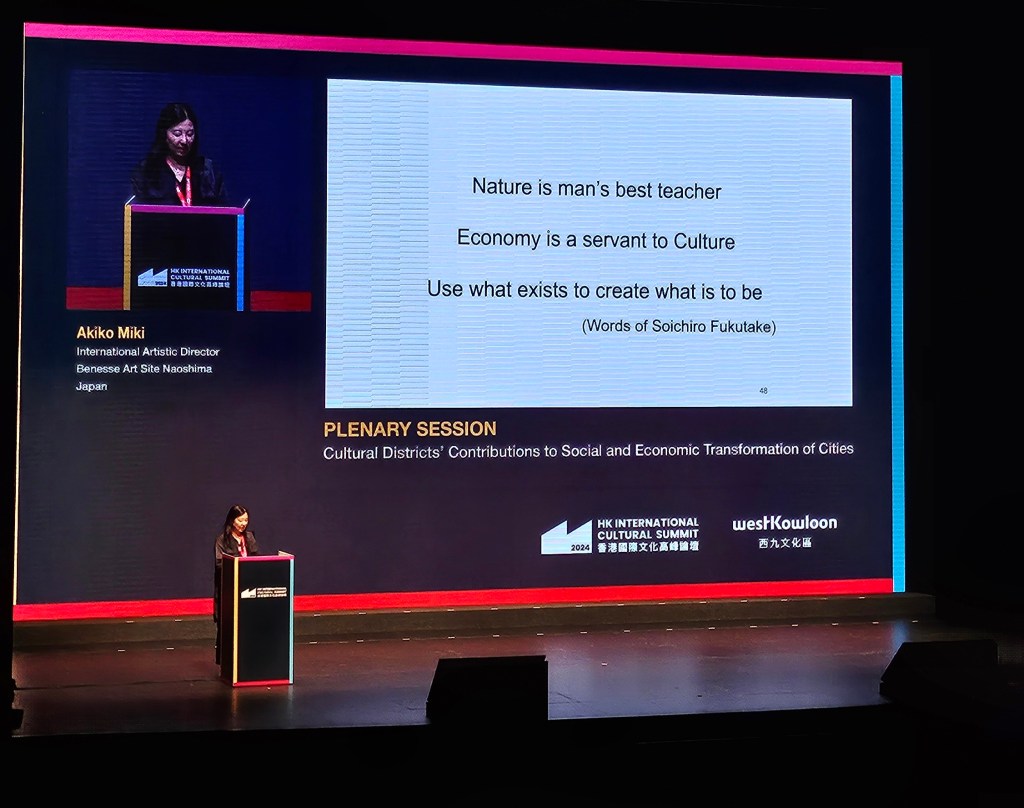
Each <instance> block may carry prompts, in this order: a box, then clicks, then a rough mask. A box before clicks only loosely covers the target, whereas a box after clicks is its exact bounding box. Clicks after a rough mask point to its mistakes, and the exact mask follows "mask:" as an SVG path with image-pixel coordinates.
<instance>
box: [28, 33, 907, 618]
mask: <svg viewBox="0 0 1024 808" xmlns="http://www.w3.org/2000/svg"><path fill="white" fill-rule="evenodd" d="M25 46H26V47H25V53H26V59H25V143H24V165H25V171H24V192H23V254H22V279H23V290H24V292H23V300H22V318H23V319H22V341H21V345H20V359H21V379H20V401H19V404H20V410H19V412H20V415H19V455H18V473H19V475H18V502H17V504H18V511H17V536H16V551H17V564H16V576H17V577H16V581H15V584H16V604H15V617H16V619H33V618H48V617H61V616H72V617H73V616H105V615H147V614H189V613H195V614H203V613H206V612H208V611H210V609H212V605H211V604H212V582H211V575H212V571H213V542H214V538H215V535H216V534H217V532H218V531H219V530H220V529H221V527H222V523H223V519H224V514H225V513H226V512H227V510H228V508H229V507H230V506H231V505H232V504H234V503H240V504H243V505H244V506H246V507H247V508H248V509H249V511H250V527H251V528H252V529H253V530H254V531H255V532H256V534H257V536H258V537H259V541H260V546H261V548H265V550H266V551H268V552H272V553H276V552H279V551H281V552H286V553H288V554H289V555H292V556H294V558H295V572H294V585H295V608H296V610H298V611H302V610H304V609H323V608H331V607H336V608H385V607H402V608H404V607H413V606H431V607H438V606H447V607H450V606H458V605H503V604H529V603H535V604H536V603H555V602H577V603H581V602H602V601H612V600H614V601H623V600H647V599H664V598H709V597H756V596H761V595H776V596H795V595H820V594H832V593H837V594H838V593H857V594H868V593H892V592H900V591H903V589H904V561H903V543H904V536H903V519H904V514H903V509H904V503H903V457H902V435H903V421H902V418H903V412H902V331H901V329H902V322H901V311H902V263H901V262H902V242H901V232H902V231H901V226H902V225H901V205H902V175H901V165H902V140H901V121H900V103H901V92H902V86H901V78H900V65H899V64H895V63H874V62H829V61H822V60H781V59H753V58H750V59H745V58H741V57H709V56H699V57H698V56H687V55H685V54H657V53H652V54H643V53H635V52H634V53H630V54H621V53H613V52H606V51H587V50H568V49H558V48H515V47H500V48H498V47H491V46H485V45H456V44H445V45H441V44H437V43H412V42H400V41H391V40H345V39H330V38H322V37H321V38H316V39H306V38H301V37H279V36H273V37H270V36H265V35H255V34H252V35H249V34H225V33H203V32H179V31H159V30H144V31H143V30H130V29H105V28H81V29H79V28H75V27H74V26H49V25H28V26H26V39H25ZM167 48H174V49H175V53H178V54H179V55H182V56H184V55H187V57H188V58H182V59H178V60H175V62H174V64H175V65H180V67H177V68H175V67H173V66H172V67H169V66H168V61H167V60H166V58H164V57H165V51H166V49H167ZM513 66H514V70H511V69H510V67H513ZM511 77H514V79H513V78H511ZM174 103H178V104H184V105H186V107H187V108H188V109H189V110H190V113H191V114H192V116H193V117H194V118H196V120H195V121H194V122H193V121H190V123H191V124H194V126H195V129H196V132H198V138H199V140H200V141H201V143H202V153H203V155H204V156H205V157H207V158H208V160H209V161H211V162H207V163H206V164H205V167H202V168H200V167H199V166H200V164H198V163H197V164H196V166H197V168H196V172H197V173H196V175H195V176H196V184H195V186H194V188H193V187H190V186H188V185H187V183H186V179H190V178H191V176H192V175H191V174H190V175H189V177H188V178H185V179H182V178H181V177H177V181H178V182H179V185H178V186H177V187H178V189H179V190H181V189H183V188H185V189H187V190H188V191H189V192H190V193H191V192H192V190H194V191H195V193H196V195H197V199H199V200H200V203H199V204H195V205H189V204H187V202H188V201H189V200H188V198H187V197H185V195H184V193H182V194H179V195H178V196H174V195H173V194H167V195H166V198H161V197H159V196H158V195H156V194H155V192H153V193H151V194H150V196H148V197H146V196H140V195H139V191H140V188H143V186H141V185H140V184H139V183H138V182H133V178H134V177H136V176H137V173H133V172H137V171H138V166H139V165H140V160H141V159H142V158H143V156H144V155H145V154H146V153H147V152H148V151H149V150H150V149H151V148H153V147H154V146H153V144H154V142H155V143H156V144H157V146H158V147H160V146H162V144H163V142H164V139H165V138H170V137H171V136H172V134H173V133H172V132H170V129H168V131H167V132H166V133H165V132H164V128H163V123H161V121H163V119H162V118H160V115H161V114H162V112H161V111H162V110H164V109H166V108H167V107H168V106H173V104H174ZM268 110H273V115H272V116H271V117H270V118H268ZM100 119H102V120H103V122H104V127H105V131H111V132H114V133H116V137H111V138H109V139H108V142H107V143H106V144H105V146H104V150H105V151H104V154H103V159H102V160H95V159H91V158H93V157H94V156H95V141H94V139H92V138H90V137H89V136H88V135H89V133H90V132H92V131H94V130H95V127H96V125H97V122H98V121H99V120H100ZM154 125H155V133H154ZM175 125H177V123H176V124H175ZM175 136H177V135H175ZM170 142H171V141H170V140H167V143H170ZM168 165H169V167H170V164H168ZM213 166H215V168H214V167H213ZM160 169H161V171H163V165H162V164H161V165H160ZM200 171H201V172H202V173H201V174H200ZM213 178H215V179H216V180H217V182H216V183H213ZM157 180H158V181H159V177H157ZM165 181H166V182H167V183H169V185H168V186H167V187H172V188H173V187H174V184H173V181H172V180H171V179H170V178H169V175H167V178H166V179H165ZM201 183H205V185H204V184H201ZM157 184H158V182H155V183H154V184H151V186H150V187H147V188H143V190H144V191H146V192H147V193H148V192H152V191H153V188H155V187H156V185H157ZM214 186H215V189H216V191H217V194H218V195H217V196H216V197H214V196H203V194H206V193H207V192H210V193H212V191H211V189H212V188H214ZM225 189H226V190H225ZM58 534H59V535H58Z"/></svg>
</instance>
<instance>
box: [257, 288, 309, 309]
mask: <svg viewBox="0 0 1024 808" xmlns="http://www.w3.org/2000/svg"><path fill="white" fill-rule="evenodd" d="M312 310H313V295H312V294H310V293H309V292H257V291H253V292H250V293H249V311H312Z"/></svg>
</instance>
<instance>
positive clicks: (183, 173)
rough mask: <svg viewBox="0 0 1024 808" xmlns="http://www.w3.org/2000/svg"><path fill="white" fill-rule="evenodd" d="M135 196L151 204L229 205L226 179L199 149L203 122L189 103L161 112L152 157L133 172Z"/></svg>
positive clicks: (176, 104)
mask: <svg viewBox="0 0 1024 808" xmlns="http://www.w3.org/2000/svg"><path fill="white" fill-rule="evenodd" d="M132 193H133V194H134V195H135V201H136V202H140V203H143V204H149V205H182V206H185V207H191V206H192V205H212V206H218V205H225V204H227V202H226V199H227V193H226V191H225V189H224V177H223V175H222V174H221V172H220V169H218V168H217V166H215V165H214V163H213V161H212V160H211V159H210V158H209V157H205V156H204V155H203V153H202V152H201V151H200V149H199V122H198V120H197V119H196V114H195V111H194V110H193V109H192V108H191V107H190V106H189V105H188V104H182V103H171V104H168V105H167V106H165V107H164V108H163V109H162V110H160V115H159V117H158V118H157V121H156V131H155V132H154V134H153V145H152V146H150V149H149V154H147V155H146V156H145V157H144V158H143V159H142V160H141V161H140V162H139V164H138V165H137V166H136V167H135V170H134V171H133V172H132Z"/></svg>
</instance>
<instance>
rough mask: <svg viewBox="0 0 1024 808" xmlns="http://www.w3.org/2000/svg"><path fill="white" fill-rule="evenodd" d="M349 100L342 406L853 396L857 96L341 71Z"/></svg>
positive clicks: (736, 402)
mask: <svg viewBox="0 0 1024 808" xmlns="http://www.w3.org/2000/svg"><path fill="white" fill-rule="evenodd" d="M327 114H328V118H327V127H328V139H327V149H328V151H327V166H328V175H327V294H326V307H327V382H326V391H327V395H326V406H327V407H339V408H345V407H438V406H444V407H480V406H485V407H728V406H756V407H760V406H850V405H851V404H852V403H853V390H852V378H851V370H852V350H853V346H852V321H851V310H850V307H851V300H852V267H851V230H852V222H851V211H852V203H851V193H852V187H851V173H852V167H851V143H850V140H851V103H850V100H849V99H827V98H826V99H794V98H773V97H765V96H742V95H711V94H705V95H693V94H688V93H677V94H669V95H667V94H665V93H650V92H623V91H618V90H616V91H612V90H576V89H561V88H549V87H540V88H538V87H531V88H523V87H480V86H467V85H437V84H423V83H408V82H360V81H329V82H328V85H327ZM409 245H416V249H409ZM385 307H387V308H388V309H390V310H391V311H392V313H393V315H392V316H387V317H382V316H380V315H381V311H382V309H384V308H385Z"/></svg>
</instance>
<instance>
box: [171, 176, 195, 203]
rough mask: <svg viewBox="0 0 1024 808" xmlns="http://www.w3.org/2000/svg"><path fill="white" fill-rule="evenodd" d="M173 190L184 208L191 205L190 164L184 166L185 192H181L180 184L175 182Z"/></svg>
mask: <svg viewBox="0 0 1024 808" xmlns="http://www.w3.org/2000/svg"><path fill="white" fill-rule="evenodd" d="M174 190H175V192H176V193H177V194H178V199H180V200H181V204H182V205H184V206H185V207H186V208H190V207H192V166H187V167H186V168H185V193H182V192H181V185H180V184H176V185H175V186H174Z"/></svg>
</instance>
